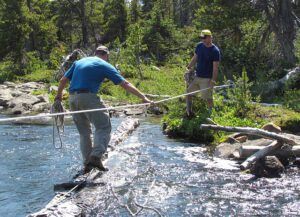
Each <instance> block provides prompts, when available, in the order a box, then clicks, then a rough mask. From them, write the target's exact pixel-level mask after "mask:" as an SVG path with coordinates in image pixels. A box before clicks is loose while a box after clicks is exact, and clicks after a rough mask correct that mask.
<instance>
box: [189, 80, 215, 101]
mask: <svg viewBox="0 0 300 217" xmlns="http://www.w3.org/2000/svg"><path fill="white" fill-rule="evenodd" d="M210 80H211V79H210V78H199V77H195V79H194V80H193V81H192V83H191V84H190V85H189V87H188V88H187V92H188V93H190V92H194V91H197V90H201V89H206V90H204V91H201V92H200V94H201V97H202V98H203V99H205V100H208V99H212V98H213V89H212V88H210ZM207 88H209V89H207ZM193 95H194V94H193Z"/></svg>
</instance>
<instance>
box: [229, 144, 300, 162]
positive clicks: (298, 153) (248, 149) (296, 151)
mask: <svg viewBox="0 0 300 217" xmlns="http://www.w3.org/2000/svg"><path fill="white" fill-rule="evenodd" d="M264 147H265V146H254V145H253V146H252V145H249V146H248V145H244V146H242V147H240V149H239V150H237V151H235V152H234V153H233V155H234V157H235V158H238V159H245V158H247V157H249V156H251V155H253V154H255V152H257V151H260V150H261V149H263V148H264ZM272 154H274V155H275V156H280V157H285V158H287V157H290V156H295V157H300V146H299V145H297V146H293V147H292V148H291V149H290V150H286V149H280V150H275V151H274V152H273V153H272Z"/></svg>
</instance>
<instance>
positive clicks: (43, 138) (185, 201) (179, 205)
mask: <svg viewBox="0 0 300 217" xmlns="http://www.w3.org/2000/svg"><path fill="white" fill-rule="evenodd" d="M120 121H121V119H113V120H112V123H113V128H114V129H115V128H116V126H117V125H118V124H119V123H120ZM63 139H64V146H63V148H62V149H59V150H57V149H54V147H53V144H52V127H51V126H29V125H18V126H17V125H0V172H1V176H0V177H1V179H0V216H7V217H11V216H26V215H27V214H29V213H32V212H35V211H38V210H40V209H41V208H42V207H44V206H45V205H46V204H47V202H49V200H51V198H52V197H53V196H54V192H53V185H54V184H56V183H61V182H66V181H69V180H70V179H71V177H72V176H73V175H74V174H75V173H76V171H77V170H79V168H80V167H81V156H80V151H79V148H78V145H77V143H78V134H77V131H76V129H75V127H74V126H66V129H65V135H64V137H63ZM106 165H107V167H108V168H109V169H110V170H109V171H108V172H106V173H105V174H104V175H103V177H102V178H101V181H102V182H103V183H104V184H103V185H102V186H99V187H97V188H96V189H95V192H94V193H93V196H94V197H96V199H97V203H95V204H94V206H93V207H90V208H89V209H88V210H87V215H88V216H130V212H131V213H136V212H139V211H140V212H139V216H158V214H161V215H163V216H300V209H299V208H300V195H299V193H300V186H299V184H300V181H299V178H300V175H299V170H298V169H290V170H289V172H288V173H287V174H284V175H283V177H282V178H278V179H265V178H262V179H258V180H254V179H252V176H251V175H247V174H243V173H241V172H240V171H239V170H238V169H237V165H236V164H235V163H234V162H231V161H226V160H221V159H216V158H214V159H212V158H211V157H210V156H209V155H208V154H206V153H205V152H203V148H202V147H199V145H196V144H192V143H185V142H182V141H178V140H173V139H168V138H167V137H165V136H164V135H163V134H162V132H161V129H160V126H159V124H158V123H155V122H153V121H152V120H150V119H149V118H148V119H144V120H142V122H141V125H140V127H139V128H138V129H137V130H136V131H135V132H134V133H133V135H132V136H130V137H129V138H128V139H127V140H126V141H125V142H124V143H122V144H121V145H120V146H118V148H117V149H115V150H114V151H113V152H111V153H110V154H109V158H108V160H107V163H106ZM134 202H137V203H138V204H144V206H145V207H146V208H144V209H143V210H140V208H138V207H137V206H136V205H134V204H135V203H134ZM125 205H127V206H125Z"/></svg>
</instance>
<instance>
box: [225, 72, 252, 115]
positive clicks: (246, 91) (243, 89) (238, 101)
mask: <svg viewBox="0 0 300 217" xmlns="http://www.w3.org/2000/svg"><path fill="white" fill-rule="evenodd" d="M234 81H235V82H234V84H235V87H234V88H230V89H228V97H229V104H230V105H231V106H233V107H234V108H235V116H237V117H241V118H244V117H246V116H247V113H248V112H249V111H251V109H253V107H254V106H253V97H252V94H251V91H250V88H251V86H252V85H253V83H252V82H249V78H248V76H247V72H246V69H245V68H244V69H243V71H242V76H241V77H236V76H234Z"/></svg>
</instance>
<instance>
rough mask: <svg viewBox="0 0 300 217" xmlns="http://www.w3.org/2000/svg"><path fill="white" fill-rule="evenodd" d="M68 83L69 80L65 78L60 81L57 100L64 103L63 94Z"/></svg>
mask: <svg viewBox="0 0 300 217" xmlns="http://www.w3.org/2000/svg"><path fill="white" fill-rule="evenodd" d="M68 82H69V79H68V78H67V77H65V76H63V77H62V78H61V79H60V81H59V85H58V90H57V94H56V97H55V100H59V101H62V93H63V90H64V88H65V87H66V85H67V83H68Z"/></svg>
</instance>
